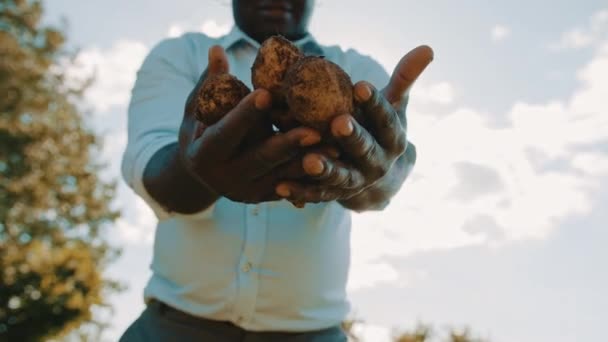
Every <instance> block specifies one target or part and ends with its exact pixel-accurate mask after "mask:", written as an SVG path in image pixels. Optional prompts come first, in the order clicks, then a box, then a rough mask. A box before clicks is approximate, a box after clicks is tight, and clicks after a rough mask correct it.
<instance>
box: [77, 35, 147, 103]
mask: <svg viewBox="0 0 608 342" xmlns="http://www.w3.org/2000/svg"><path fill="white" fill-rule="evenodd" d="M147 52H148V47H146V46H145V45H144V44H143V43H141V42H137V41H130V40H121V41H117V42H116V43H114V44H113V45H112V46H111V47H110V48H109V49H101V48H99V47H89V48H86V49H84V50H83V51H82V52H80V53H79V54H78V56H77V58H76V61H75V62H76V63H75V65H73V66H71V67H70V68H69V69H68V76H69V77H70V78H71V79H73V80H83V79H86V78H87V77H90V76H91V75H94V76H95V82H94V84H93V85H92V86H91V87H90V88H89V89H88V90H87V92H86V94H85V101H86V102H87V103H88V104H89V105H91V106H93V109H94V110H95V112H96V113H103V112H106V111H107V110H108V109H110V108H112V107H118V106H125V105H126V104H127V103H128V101H129V96H130V94H131V88H132V87H133V83H134V82H135V73H136V71H137V69H138V68H139V66H140V65H141V63H142V61H143V59H144V57H145V56H146V54H147Z"/></svg>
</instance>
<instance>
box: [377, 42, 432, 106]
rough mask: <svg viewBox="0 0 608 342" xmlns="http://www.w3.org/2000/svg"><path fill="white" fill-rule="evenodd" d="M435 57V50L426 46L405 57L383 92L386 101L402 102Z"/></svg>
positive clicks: (398, 64)
mask: <svg viewBox="0 0 608 342" xmlns="http://www.w3.org/2000/svg"><path fill="white" fill-rule="evenodd" d="M433 57H434V53H433V49H431V48H430V47H429V46H426V45H422V46H419V47H417V48H415V49H413V50H412V51H410V52H408V53H407V54H406V55H405V56H403V58H401V60H400V61H399V63H397V66H396V67H395V70H394V71H393V74H392V76H391V79H390V81H389V83H388V85H387V86H386V88H385V89H384V91H383V92H384V94H385V96H386V99H387V100H388V101H389V102H390V103H396V102H399V101H401V100H402V98H403V97H404V96H405V94H406V93H407V91H408V90H409V89H410V87H411V86H412V84H414V82H415V81H416V79H417V78H418V76H420V74H422V72H423V71H424V69H425V68H426V67H427V66H428V65H429V64H430V63H431V61H432V60H433Z"/></svg>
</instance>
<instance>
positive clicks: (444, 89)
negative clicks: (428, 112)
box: [411, 81, 456, 105]
mask: <svg viewBox="0 0 608 342" xmlns="http://www.w3.org/2000/svg"><path fill="white" fill-rule="evenodd" d="M455 97H456V95H455V91H454V87H453V86H452V85H451V84H450V83H448V82H445V81H444V82H438V83H434V84H431V85H424V84H417V85H416V86H414V87H412V91H411V100H412V101H415V103H424V104H441V105H448V104H451V103H452V102H454V98H455ZM412 103H414V102H412Z"/></svg>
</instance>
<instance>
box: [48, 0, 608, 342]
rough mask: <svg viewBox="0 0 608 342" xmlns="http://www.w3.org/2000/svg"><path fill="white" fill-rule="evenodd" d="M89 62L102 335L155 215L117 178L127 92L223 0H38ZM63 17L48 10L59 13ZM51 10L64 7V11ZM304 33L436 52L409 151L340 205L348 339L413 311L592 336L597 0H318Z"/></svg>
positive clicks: (213, 27)
mask: <svg viewBox="0 0 608 342" xmlns="http://www.w3.org/2000/svg"><path fill="white" fill-rule="evenodd" d="M46 13H47V16H46V20H47V22H49V23H56V24H60V23H62V22H67V26H65V27H66V30H67V34H68V38H69V44H70V47H71V48H73V49H76V48H77V49H78V50H79V57H78V58H77V62H78V66H72V67H70V73H71V75H73V77H81V76H82V75H87V74H89V73H91V72H95V73H96V75H97V82H96V84H95V85H94V86H93V87H92V88H91V89H90V90H89V92H88V93H87V95H86V105H87V108H88V109H89V112H90V115H89V120H90V122H91V125H92V126H94V127H95V129H96V130H97V131H98V133H99V134H101V135H102V136H103V137H104V141H105V146H104V150H103V153H102V155H101V156H100V158H102V159H103V160H105V161H107V162H108V168H107V169H106V170H105V172H104V177H108V179H119V180H120V184H119V188H118V197H117V198H116V201H115V203H114V205H115V206H116V207H117V208H119V209H120V210H121V211H122V213H123V216H122V218H121V219H119V220H118V221H117V223H116V224H115V226H113V227H111V228H110V229H109V235H110V239H111V241H112V242H113V243H115V244H116V245H118V246H121V247H122V248H123V255H122V257H121V259H120V260H118V261H117V262H116V263H115V264H113V265H112V266H111V267H110V268H109V269H108V275H109V276H112V277H115V278H117V279H119V280H122V281H123V282H125V283H126V284H127V285H128V286H129V289H128V290H127V291H125V292H123V293H121V294H119V295H115V296H113V297H112V299H111V300H112V303H113V304H114V306H115V309H116V312H115V314H114V315H113V316H112V320H111V323H112V328H111V329H110V330H109V331H108V335H107V338H108V340H115V339H116V337H117V336H119V335H120V334H121V333H122V331H124V329H125V328H126V326H128V325H129V324H130V323H131V322H132V321H133V320H134V319H135V318H136V317H137V316H138V315H139V313H140V312H141V310H142V309H143V301H142V290H143V287H144V286H145V283H146V281H147V278H148V277H149V275H150V272H149V268H148V266H149V263H150V260H151V250H152V248H151V243H152V241H153V234H154V226H155V223H156V221H155V218H154V216H153V214H152V213H151V211H150V210H149V209H148V208H147V207H146V205H145V204H144V203H143V202H142V201H141V200H139V199H138V198H137V197H136V196H135V195H134V194H133V193H132V191H131V190H130V189H129V188H128V187H127V186H126V185H125V184H124V182H123V181H122V179H120V172H119V166H120V158H121V153H122V151H123V150H124V148H125V143H126V105H127V103H128V100H129V95H130V89H131V87H132V84H133V81H134V77H135V72H136V70H137V68H138V67H139V65H140V63H141V62H142V60H143V58H144V57H145V55H146V53H147V52H148V51H149V49H150V48H151V47H153V46H154V45H155V44H157V43H158V42H159V41H161V40H162V39H165V38H166V37H169V36H176V35H179V34H181V33H183V32H186V31H203V32H205V33H207V34H209V35H211V36H219V35H221V34H223V33H225V32H227V31H228V30H229V29H230V27H231V25H232V23H233V22H232V17H231V14H232V12H231V8H230V1H228V0H216V1H212V0H209V1H193V0H177V1H171V2H166V1H152V0H145V1H144V0H131V1H118V0H106V1H95V2H84V1H75V0H53V1H47V2H46ZM62 18H63V20H62ZM64 20H65V21H64ZM311 32H312V33H313V35H314V36H315V37H316V38H317V40H318V41H320V42H321V43H323V44H331V45H333V44H338V45H340V46H342V47H343V48H344V49H347V48H355V49H357V50H358V51H360V52H361V53H364V54H367V55H370V56H372V57H373V58H375V59H376V60H377V61H379V62H380V63H381V64H382V65H383V66H384V67H385V68H386V70H387V71H389V72H390V71H392V69H393V67H394V65H395V64H396V62H397V61H398V60H399V59H400V57H401V56H402V55H403V54H405V53H406V52H407V51H409V50H410V49H412V48H414V47H415V46H417V45H420V44H428V45H430V46H432V47H433V49H434V50H435V60H434V62H433V63H432V64H431V66H430V67H429V68H428V69H427V71H426V72H425V73H424V75H423V76H422V77H421V79H420V80H419V81H418V82H417V83H416V85H415V86H414V88H413V90H412V93H411V101H410V105H409V108H408V135H409V139H410V140H411V141H413V142H414V143H415V144H416V146H417V149H418V161H417V165H416V166H415V168H414V171H413V173H412V175H411V176H410V178H409V179H408V180H407V181H406V183H405V185H404V187H403V188H402V190H401V191H400V193H399V194H398V195H397V196H396V197H395V198H394V199H393V201H392V203H391V204H390V206H389V207H388V208H387V209H386V210H385V211H383V212H380V213H366V214H357V215H355V217H354V220H353V222H354V223H353V235H352V240H351V244H352V249H353V251H352V253H353V254H352V258H353V262H352V267H351V273H350V278H349V283H348V289H349V295H350V297H351V301H352V304H353V315H354V317H356V318H357V319H360V320H362V321H364V324H362V325H361V326H360V327H359V328H358V331H359V333H360V334H361V335H363V337H364V338H365V341H373V342H376V341H377V342H384V341H388V340H389V336H390V335H391V334H392V329H393V328H411V327H413V326H415V325H416V324H417V323H418V322H428V323H432V324H434V326H435V327H436V328H437V335H436V340H437V341H438V340H440V338H441V336H442V334H444V332H445V331H446V329H447V328H448V327H457V328H460V327H464V326H470V327H471V328H472V330H473V331H474V332H476V333H478V334H479V335H480V336H482V337H486V338H490V339H491V341H494V342H532V341H551V342H561V341H563V342H565V341H608V329H606V328H605V327H604V325H605V322H607V321H608V294H606V291H607V290H606V289H608V267H607V266H606V263H607V261H608V249H606V248H604V246H605V245H606V244H607V243H608V212H607V211H606V208H607V204H608V187H606V186H602V184H607V183H608V115H606V111H607V110H608V101H607V100H606V97H607V95H608V77H607V76H608V4H607V3H606V2H605V1H604V0H603V1H600V0H584V1H577V2H575V1H565V0H533V1H529V0H528V1H524V0H512V1H501V2H497V1H494V2H489V1H482V0H463V1H458V2H456V1H449V0H435V1H427V2H422V1H409V0H378V1H374V2H370V1H362V0H319V1H318V4H317V8H316V10H315V13H314V15H313V19H312V22H311Z"/></svg>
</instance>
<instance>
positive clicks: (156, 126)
mask: <svg viewBox="0 0 608 342" xmlns="http://www.w3.org/2000/svg"><path fill="white" fill-rule="evenodd" d="M192 64H193V63H192V58H191V57H190V53H189V49H188V42H187V41H186V39H184V37H181V38H172V39H167V40H164V41H162V42H161V43H159V44H158V45H157V46H155V47H154V48H153V49H152V50H151V51H150V53H149V54H148V56H147V57H146V58H145V60H144V62H143V64H142V66H141V68H140V69H139V71H138V72H137V78H136V81H135V85H134V87H133V89H132V93H131V100H130V103H129V107H128V124H127V128H128V139H127V147H126V149H125V152H124V154H123V158H122V164H121V172H122V176H123V178H124V180H125V181H126V183H127V184H128V185H129V187H131V188H132V189H133V190H134V191H135V193H136V194H137V195H139V196H140V197H141V198H142V199H143V200H144V201H145V202H146V203H147V204H148V205H149V206H150V208H151V209H152V210H153V211H154V213H155V215H156V216H157V218H158V219H159V220H162V219H166V218H168V217H169V216H171V213H170V212H168V211H167V210H166V209H165V208H163V207H162V206H161V205H160V204H159V203H158V202H157V201H156V200H154V199H153V198H152V197H151V196H150V194H149V193H148V192H147V191H146V189H145V187H144V184H143V181H142V178H143V173H144V170H145V168H146V165H147V164H148V162H149V161H150V159H151V158H152V156H153V155H154V154H155V153H156V152H157V151H158V150H160V149H161V148H163V147H164V146H167V145H168V144H172V143H175V142H177V139H178V131H179V127H180V124H181V121H182V116H183V110H184V106H185V102H186V99H187V97H188V95H189V93H190V92H191V91H192V89H193V88H194V86H195V84H196V79H197V76H196V75H195V73H196V71H195V70H196V68H195V67H194V66H193V65H192Z"/></svg>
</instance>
